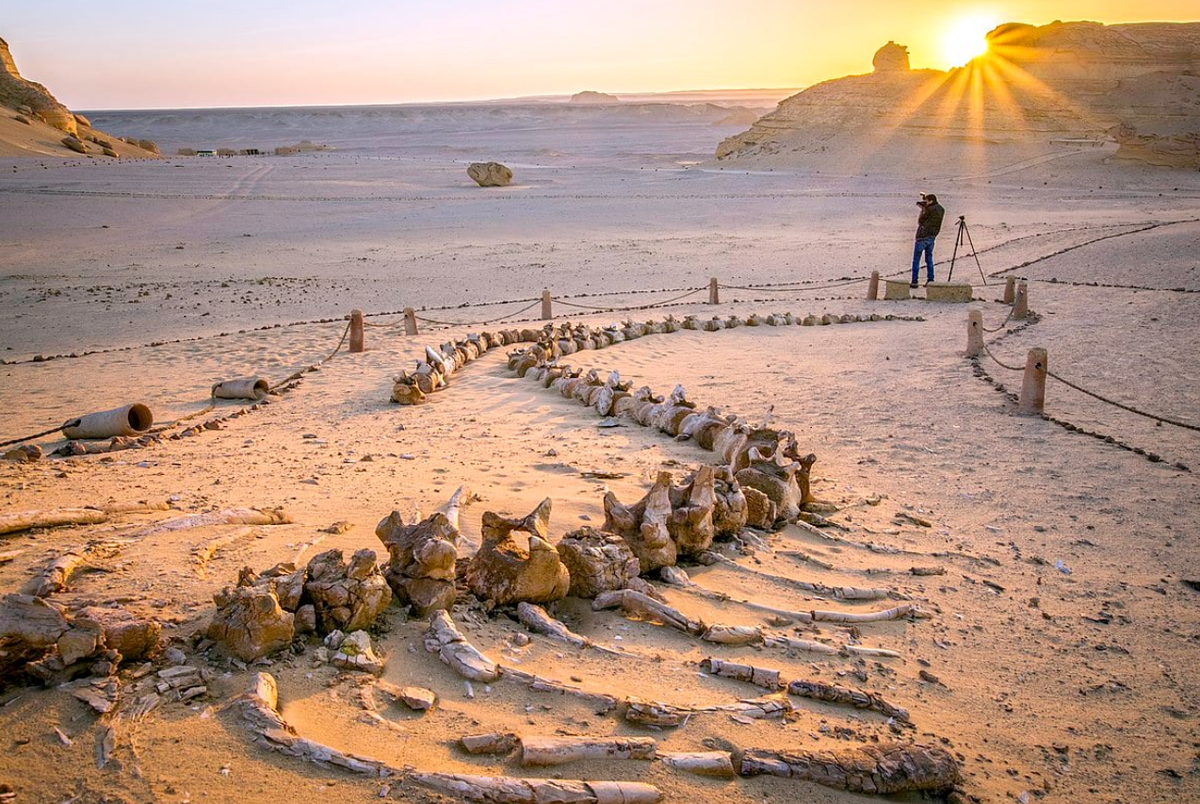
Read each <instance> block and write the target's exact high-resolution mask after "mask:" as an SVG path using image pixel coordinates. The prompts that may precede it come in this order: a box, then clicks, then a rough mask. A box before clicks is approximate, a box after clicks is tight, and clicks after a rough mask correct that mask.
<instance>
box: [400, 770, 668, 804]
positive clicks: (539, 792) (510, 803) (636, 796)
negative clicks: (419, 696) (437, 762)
mask: <svg viewBox="0 0 1200 804" xmlns="http://www.w3.org/2000/svg"><path fill="white" fill-rule="evenodd" d="M406 779H407V780H409V781H412V782H414V783H416V784H419V785H422V786H424V787H429V788H432V789H434V790H440V791H441V792H443V793H450V794H452V795H457V796H461V797H462V798H465V799H467V800H468V801H481V802H487V804H655V802H657V801H659V800H661V799H662V793H661V792H659V790H658V788H657V787H654V786H653V785H648V784H642V783H641V782H591V781H589V782H583V781H577V780H573V779H516V778H513V777H511V776H471V775H468V774H462V773H410V774H409V775H408V776H407V777H406Z"/></svg>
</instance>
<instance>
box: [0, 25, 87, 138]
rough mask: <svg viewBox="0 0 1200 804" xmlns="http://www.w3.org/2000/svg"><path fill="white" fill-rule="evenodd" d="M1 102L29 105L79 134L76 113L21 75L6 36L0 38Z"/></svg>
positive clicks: (52, 122)
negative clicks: (5, 38)
mask: <svg viewBox="0 0 1200 804" xmlns="http://www.w3.org/2000/svg"><path fill="white" fill-rule="evenodd" d="M0 103H2V104H4V105H5V106H7V107H8V108H10V109H14V110H17V111H25V109H22V108H21V107H26V109H27V110H28V111H29V112H31V113H32V114H33V115H34V116H36V117H38V118H40V119H41V120H42V121H44V122H46V123H48V124H49V125H51V126H53V127H54V128H57V129H58V130H59V131H63V132H66V133H67V134H70V135H72V136H74V135H75V134H77V133H78V128H77V126H76V123H75V116H74V115H73V114H71V111H70V110H69V109H68V108H67V107H66V106H63V105H62V104H61V103H59V102H58V101H57V100H56V99H55V98H54V96H53V95H51V94H50V90H48V89H46V88H45V87H44V86H42V85H41V84H38V83H35V82H33V81H29V80H27V79H25V78H22V77H21V73H20V71H19V70H17V63H16V62H15V61H13V57H12V53H11V52H10V51H9V49H8V42H5V41H4V40H3V39H0Z"/></svg>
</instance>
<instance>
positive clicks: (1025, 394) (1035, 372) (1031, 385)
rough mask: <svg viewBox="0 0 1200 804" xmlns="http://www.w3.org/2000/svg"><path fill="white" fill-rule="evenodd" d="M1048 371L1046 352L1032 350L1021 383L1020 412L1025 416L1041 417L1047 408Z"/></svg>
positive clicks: (1026, 360) (1026, 361) (1043, 350)
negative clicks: (1043, 410)
mask: <svg viewBox="0 0 1200 804" xmlns="http://www.w3.org/2000/svg"><path fill="white" fill-rule="evenodd" d="M1046 369H1047V356H1046V350H1045V349H1030V350H1029V356H1028V357H1027V358H1025V378H1024V379H1023V380H1022V381H1021V402H1020V412H1021V414H1022V415H1024V416H1040V415H1041V414H1042V409H1043V408H1044V407H1045V406H1046Z"/></svg>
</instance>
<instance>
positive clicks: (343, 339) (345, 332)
mask: <svg viewBox="0 0 1200 804" xmlns="http://www.w3.org/2000/svg"><path fill="white" fill-rule="evenodd" d="M349 334H350V322H349V321H347V322H346V328H345V329H344V330H342V337H341V340H339V341H338V342H337V346H335V347H333V351H332V352H330V353H329V354H327V355H326V356H325V357H323V358H321V359H320V360H318V361H317V362H316V363H313V364H311V365H308V366H305V367H304V368H302V369H300V370H299V371H295V372H292V374H290V375H289V376H288V377H286V378H285V379H282V380H280V381H279V382H277V383H275V384H274V385H272V386H271V387H270V388H269V389H268V390H271V391H274V390H275V389H277V388H280V387H282V386H284V385H287V384H288V383H289V382H293V381H295V380H298V379H300V378H301V377H303V376H304V374H305V372H307V371H310V370H311V369H314V368H316V367H317V366H322V365H324V364H325V363H326V362H328V361H329V360H332V359H333V356H334V355H336V354H337V353H338V352H340V351H341V350H342V344H344V343H345V342H346V336H348V335H349Z"/></svg>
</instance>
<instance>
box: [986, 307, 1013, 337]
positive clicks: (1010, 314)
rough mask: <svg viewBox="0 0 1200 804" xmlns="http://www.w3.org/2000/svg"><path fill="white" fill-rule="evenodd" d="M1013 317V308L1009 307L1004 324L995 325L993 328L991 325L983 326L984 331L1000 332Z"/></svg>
mask: <svg viewBox="0 0 1200 804" xmlns="http://www.w3.org/2000/svg"><path fill="white" fill-rule="evenodd" d="M1012 317H1013V311H1012V308H1011V307H1010V308H1009V309H1008V315H1007V316H1005V318H1004V322H1003V323H1002V324H1000V326H998V327H995V328H994V329H993V328H989V327H984V328H983V331H984V332H999V331H1000V330H1002V329H1004V328H1005V327H1006V326H1008V322H1009V321H1012Z"/></svg>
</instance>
